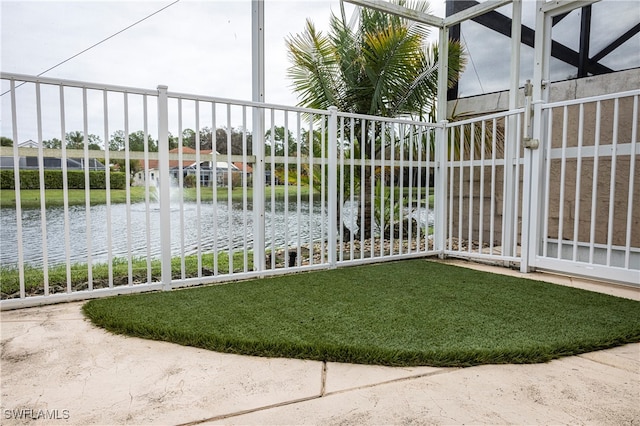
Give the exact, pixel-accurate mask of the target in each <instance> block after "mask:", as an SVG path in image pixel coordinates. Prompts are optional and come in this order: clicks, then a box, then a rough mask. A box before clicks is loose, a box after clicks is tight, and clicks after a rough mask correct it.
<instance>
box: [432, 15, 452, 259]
mask: <svg viewBox="0 0 640 426" xmlns="http://www.w3.org/2000/svg"><path fill="white" fill-rule="evenodd" d="M448 75H449V28H447V27H443V28H440V36H439V40H438V102H437V105H436V107H437V110H436V120H437V122H438V123H439V127H438V128H437V129H436V146H435V151H436V152H435V158H436V171H435V182H434V187H435V206H434V211H435V216H436V217H435V229H434V243H433V244H434V249H435V250H436V251H438V252H439V254H440V257H441V258H442V257H444V249H445V239H446V233H445V223H446V213H447V210H446V205H447V151H448V150H447V91H448V89H449V86H448V83H449V79H448Z"/></svg>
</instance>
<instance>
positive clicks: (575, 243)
mask: <svg viewBox="0 0 640 426" xmlns="http://www.w3.org/2000/svg"><path fill="white" fill-rule="evenodd" d="M579 111H580V112H579V117H578V153H577V158H576V161H577V162H578V164H577V168H576V179H575V182H576V188H575V206H574V210H573V254H572V256H571V259H572V260H573V261H574V262H575V261H576V260H577V259H578V230H579V227H578V224H579V222H580V182H581V181H582V142H583V132H584V104H582V103H581V104H580V110H579Z"/></svg>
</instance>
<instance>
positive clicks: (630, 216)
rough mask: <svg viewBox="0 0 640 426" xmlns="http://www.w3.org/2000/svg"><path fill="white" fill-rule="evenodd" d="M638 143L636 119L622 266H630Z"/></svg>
mask: <svg viewBox="0 0 640 426" xmlns="http://www.w3.org/2000/svg"><path fill="white" fill-rule="evenodd" d="M631 116H632V117H638V95H636V96H634V97H633V114H632V115H631ZM637 145H638V120H633V123H632V124H631V156H630V158H629V195H628V196H627V197H628V198H627V235H626V236H625V242H626V244H625V250H624V267H625V268H626V269H629V268H630V266H631V265H630V257H631V228H632V227H633V226H632V223H633V222H632V221H633V190H634V188H633V186H634V181H635V170H636V146H637Z"/></svg>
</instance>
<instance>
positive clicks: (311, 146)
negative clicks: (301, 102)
mask: <svg viewBox="0 0 640 426" xmlns="http://www.w3.org/2000/svg"><path fill="white" fill-rule="evenodd" d="M313 120H314V115H313V114H309V130H308V133H307V144H308V145H307V146H308V160H309V163H308V164H309V166H308V167H309V169H308V173H307V177H308V178H309V200H308V201H309V217H308V224H307V226H308V227H309V265H313V253H314V244H313V232H314V228H315V223H314V220H313V217H314V212H313V192H314V177H313V172H314V166H313V149H314V134H313Z"/></svg>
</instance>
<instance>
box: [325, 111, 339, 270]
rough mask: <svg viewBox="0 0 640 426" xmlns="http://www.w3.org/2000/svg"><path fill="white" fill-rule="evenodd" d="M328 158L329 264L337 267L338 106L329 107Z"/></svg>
mask: <svg viewBox="0 0 640 426" xmlns="http://www.w3.org/2000/svg"><path fill="white" fill-rule="evenodd" d="M327 151H328V152H327V158H328V165H327V166H328V173H329V181H328V183H327V184H328V190H327V192H328V200H327V202H328V204H329V205H328V206H327V214H328V215H329V229H328V232H327V238H328V239H329V241H328V242H327V249H328V250H329V256H328V259H329V266H330V267H331V268H335V267H336V263H337V251H338V247H337V232H338V217H337V214H338V210H337V209H338V163H337V162H338V108H337V107H334V106H332V107H329V149H328V150H327Z"/></svg>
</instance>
